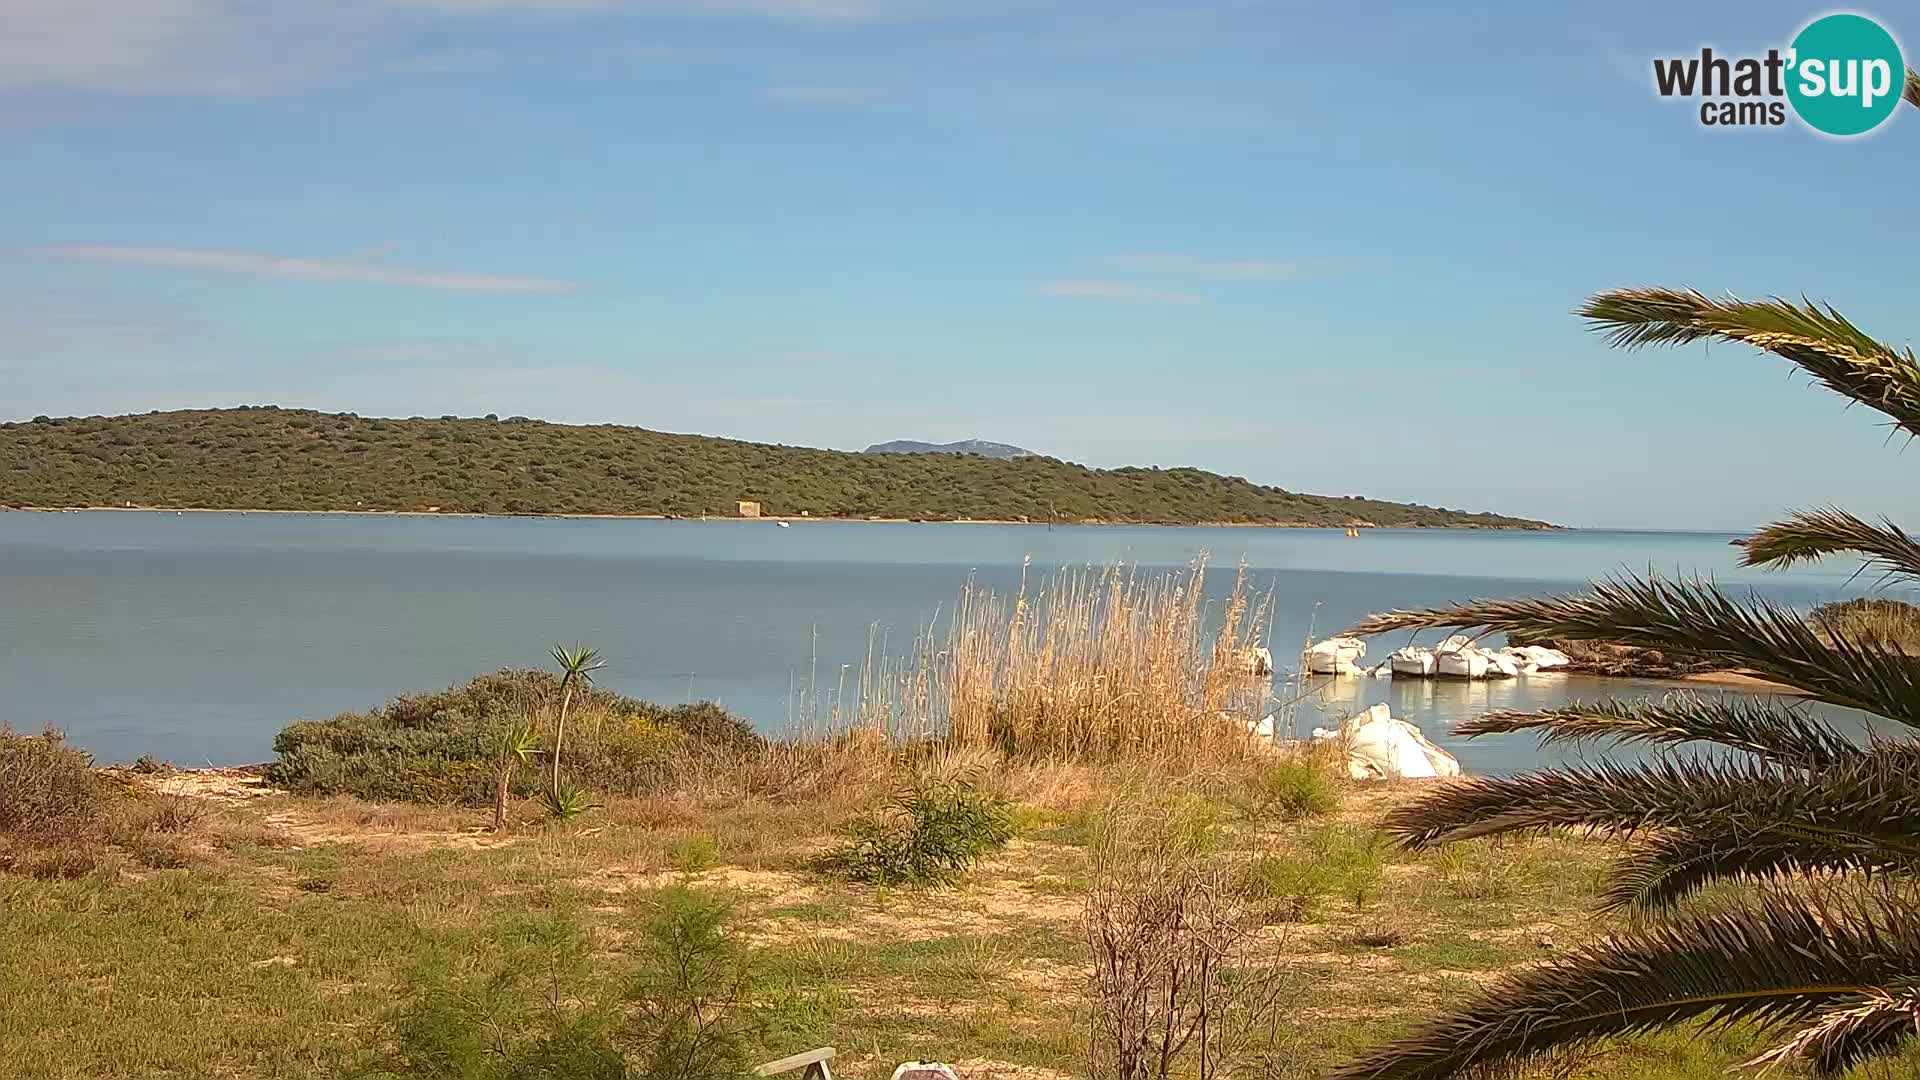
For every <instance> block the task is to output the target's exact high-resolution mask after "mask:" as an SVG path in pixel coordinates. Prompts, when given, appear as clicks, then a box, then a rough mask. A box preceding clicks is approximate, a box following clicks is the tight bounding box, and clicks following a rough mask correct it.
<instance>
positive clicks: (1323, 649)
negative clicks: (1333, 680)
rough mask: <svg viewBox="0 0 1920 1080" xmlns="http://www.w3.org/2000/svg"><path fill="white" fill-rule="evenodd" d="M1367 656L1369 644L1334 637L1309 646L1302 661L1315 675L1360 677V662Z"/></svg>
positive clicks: (1351, 638) (1357, 640)
mask: <svg viewBox="0 0 1920 1080" xmlns="http://www.w3.org/2000/svg"><path fill="white" fill-rule="evenodd" d="M1365 655H1367V643H1366V642H1364V641H1361V640H1360V639H1359V638H1357V637H1333V638H1328V639H1327V640H1325V641H1316V642H1314V643H1313V644H1312V645H1309V646H1307V651H1306V654H1305V655H1304V656H1302V657H1301V660H1302V661H1304V662H1305V664H1306V668H1307V670H1308V671H1309V672H1312V673H1313V674H1315V675H1359V674H1361V673H1362V671H1361V667H1360V664H1359V660H1360V658H1361V657H1363V656H1365Z"/></svg>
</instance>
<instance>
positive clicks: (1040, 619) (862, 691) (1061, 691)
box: [801, 560, 1272, 762]
mask: <svg viewBox="0 0 1920 1080" xmlns="http://www.w3.org/2000/svg"><path fill="white" fill-rule="evenodd" d="M1205 579H1206V563H1205V561H1204V560H1200V561H1196V562H1195V563H1194V564H1193V565H1192V566H1191V567H1189V568H1188V569H1186V570H1184V571H1160V572H1143V571H1140V570H1139V569H1137V568H1134V567H1128V566H1119V565H1115V566H1108V567H1104V568H1087V567H1066V568H1062V569H1059V570H1057V571H1055V572H1053V573H1052V574H1050V575H1049V576H1048V577H1047V578H1046V579H1045V580H1044V581H1042V582H1040V583H1039V584H1033V583H1030V582H1028V581H1027V580H1025V578H1024V577H1023V580H1022V583H1021V585H1020V586H1019V588H1018V589H1017V590H1016V591H1015V592H1014V593H1013V594H1012V595H1010V596H1003V595H1000V594H997V593H995V592H993V591H992V590H990V589H985V588H982V587H980V586H978V585H976V584H974V583H971V582H970V583H968V585H967V586H966V588H964V589H963V590H962V591H961V593H960V596H959V599H958V601H957V602H956V603H955V605H954V608H953V610H952V612H951V614H950V615H949V616H948V618H947V622H946V627H945V631H944V634H942V633H941V632H939V631H938V630H937V629H936V628H934V627H930V628H929V629H928V630H927V631H926V632H924V633H923V634H922V635H921V636H920V638H919V640H918V641H917V642H916V644H915V647H914V649H913V651H912V652H911V653H910V654H908V655H906V656H903V657H896V656H887V655H885V654H884V648H881V649H880V651H879V653H877V654H870V656H869V659H868V662H867V664H866V665H865V667H864V669H863V671H862V674H861V677H860V680H859V684H858V686H857V688H856V692H857V695H858V697H857V704H854V705H851V706H847V707H844V708H843V707H841V706H840V705H838V704H837V702H838V701H839V700H841V699H842V698H843V697H844V689H840V690H838V691H837V692H836V696H835V698H834V700H835V702H836V704H835V705H834V706H833V707H832V708H831V709H830V710H829V714H828V721H829V723H830V724H831V723H832V722H834V721H844V722H848V723H850V724H851V726H854V727H857V728H865V729H868V730H871V731H875V732H880V733H884V735H885V736H886V737H888V738H889V739H891V740H893V741H895V742H903V743H924V742H937V743H939V744H941V745H943V746H945V747H947V748H949V749H956V750H965V751H977V750H988V751H993V752H997V753H1002V754H1008V755H1011V756H1015V757H1022V758H1044V759H1050V760H1055V761H1094V762H1106V761H1119V760H1152V761H1159V760H1166V761H1175V760H1178V761H1193V760H1202V759H1207V758H1216V757H1222V756H1224V757H1241V756H1245V755H1246V754H1247V753H1248V752H1249V749H1250V745H1251V743H1250V740H1249V739H1248V737H1247V732H1246V728H1245V724H1244V721H1248V720H1255V719H1258V718H1259V717H1260V716H1261V715H1262V712H1263V710H1264V708H1265V707H1266V704H1267V701H1268V698H1269V695H1270V692H1271V682H1270V680H1269V679H1267V678H1266V677H1254V676H1249V675H1248V674H1247V670H1246V667H1245V658H1246V657H1247V655H1248V654H1249V653H1250V652H1251V650H1252V649H1253V648H1255V647H1256V646H1260V645H1263V644H1264V643H1265V641H1266V637H1267V631H1268V628H1269V625H1270V616H1271V603H1272V598H1271V596H1266V595H1259V594H1255V593H1254V592H1253V591H1252V589H1251V586H1250V585H1249V583H1248V581H1247V578H1246V574H1245V572H1244V569H1243V570H1242V572H1241V573H1239V574H1237V575H1236V576H1235V578H1234V583H1233V586H1232V588H1231V590H1230V591H1229V592H1228V593H1227V594H1226V595H1225V596H1222V597H1219V598H1217V599H1213V600H1210V599H1209V598H1208V596H1207V593H1206V587H1205V584H1206V582H1205ZM801 713H802V715H803V716H805V715H809V710H808V708H807V706H806V705H805V704H804V703H803V707H802V709H801ZM812 715H814V716H818V710H817V709H816V710H813V713H812Z"/></svg>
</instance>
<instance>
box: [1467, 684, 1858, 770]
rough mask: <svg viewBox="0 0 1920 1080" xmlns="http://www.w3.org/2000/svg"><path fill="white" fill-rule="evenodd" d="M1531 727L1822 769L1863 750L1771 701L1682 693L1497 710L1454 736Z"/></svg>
mask: <svg viewBox="0 0 1920 1080" xmlns="http://www.w3.org/2000/svg"><path fill="white" fill-rule="evenodd" d="M1521 731H1539V732H1540V733H1541V734H1540V744H1541V745H1542V746H1550V745H1553V744H1555V743H1563V742H1585V741H1589V740H1596V739H1609V740H1613V741H1615V742H1622V743H1653V744H1681V743H1693V742H1711V743H1718V744H1720V745H1722V746H1729V747H1733V748H1734V749H1737V750H1745V751H1747V752H1748V753H1751V754H1756V755H1759V756H1761V757H1763V758H1767V759H1769V760H1772V761H1776V762H1779V763H1781V764H1786V765H1793V766H1797V767H1800V768H1825V767H1827V766H1829V765H1835V764H1838V763H1839V762H1841V761H1847V760H1852V759H1853V758H1856V757H1858V756H1860V755H1861V754H1862V753H1863V752H1864V751H1863V750H1862V749H1861V748H1860V747H1859V746H1856V745H1855V744H1853V743H1852V742H1849V741H1848V740H1847V738H1846V737H1845V736H1843V735H1841V734H1840V733H1839V732H1838V731H1836V730H1834V729H1833V728H1832V727H1831V726H1829V725H1827V724H1826V723H1824V722H1822V721H1820V720H1817V719H1815V718H1813V717H1811V716H1808V715H1807V714H1806V713H1804V712H1801V711H1799V710H1798V709H1795V708H1792V707H1789V706H1784V705H1781V704H1778V703H1777V702H1775V701H1770V700H1759V699H1754V698H1735V697H1714V698H1703V697H1701V696H1699V695H1697V694H1691V693H1686V692H1680V693H1674V694H1669V695H1668V696H1667V697H1666V698H1665V699H1664V700H1660V701H1600V702H1593V703H1583V702H1573V703H1570V704H1567V705H1563V706H1561V707H1559V708H1553V709H1541V710H1539V711H1537V712H1521V711H1514V710H1499V711H1495V712H1490V713H1486V714H1484V715H1482V716H1479V717H1476V718H1474V719H1472V720H1468V721H1465V722H1463V723H1461V724H1457V725H1455V727H1454V729H1453V732H1454V734H1455V735H1460V736H1464V737H1467V738H1473V737H1477V736H1480V735H1496V734H1511V733H1515V732H1521Z"/></svg>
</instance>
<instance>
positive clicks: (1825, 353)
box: [1580, 288, 1920, 434]
mask: <svg viewBox="0 0 1920 1080" xmlns="http://www.w3.org/2000/svg"><path fill="white" fill-rule="evenodd" d="M1580 314H1581V315H1583V316H1585V317H1586V318H1587V320H1588V321H1589V322H1590V323H1591V324H1592V325H1593V328H1594V329H1596V330H1599V331H1602V332H1604V333H1605V334H1606V337H1607V340H1608V342H1609V343H1611V344H1614V345H1619V346H1624V347H1626V348H1639V347H1641V346H1646V345H1684V344H1687V343H1689V342H1694V341H1700V340H1703V339H1707V338H1717V339H1720V340H1723V341H1733V342H1739V343H1741V344H1745V345H1752V346H1753V347H1755V348H1758V349H1763V350H1765V351H1767V352H1770V353H1773V354H1774V355H1776V356H1779V357H1781V358H1783V359H1786V360H1788V361H1790V362H1792V363H1793V364H1795V365H1797V366H1799V367H1800V369H1801V370H1803V371H1805V372H1806V373H1807V374H1809V375H1812V376H1813V377H1814V378H1815V379H1816V380H1818V381H1819V382H1821V383H1823V384H1825V385H1826V386H1827V388H1828V389H1830V390H1833V391H1834V392H1836V393H1839V394H1842V395H1844V396H1846V397H1848V398H1851V399H1853V400H1854V401H1857V402H1859V403H1860V404H1862V405H1865V406H1867V407H1868V408H1871V409H1877V410H1879V411H1880V412H1883V413H1885V414H1886V415H1888V416H1890V417H1892V418H1893V421H1894V423H1895V424H1896V425H1898V426H1900V427H1902V428H1905V429H1906V430H1907V431H1909V432H1912V433H1914V434H1920V362H1916V361H1915V359H1914V354H1913V350H1912V349H1906V350H1900V349H1895V348H1894V347H1893V346H1891V345H1887V344H1884V343H1882V342H1879V341H1876V340H1874V339H1873V338H1871V337H1868V336H1867V335H1866V334H1865V333H1863V332H1862V331H1861V330H1860V328H1859V327H1856V326H1854V325H1853V324H1852V323H1850V322H1848V321H1847V320H1846V317H1845V316H1843V315H1841V314H1840V313H1839V312H1838V311H1835V310H1834V309H1833V308H1831V307H1821V306H1819V305H1817V304H1814V303H1812V302H1803V303H1800V304H1795V303H1793V302H1792V301H1790V300H1783V299H1780V298H1779V297H1774V298H1771V299H1767V300H1740V299H1736V298H1734V297H1728V298H1726V299H1724V300H1716V299H1714V298H1712V297H1709V296H1706V295H1705V294H1703V293H1700V292H1696V291H1695V290H1693V289H1665V288H1645V289H1611V290H1609V291H1607V292H1603V293H1598V294H1596V295H1594V296H1592V297H1590V298H1589V299H1588V300H1587V302H1586V303H1585V304H1583V305H1582V306H1581V308H1580Z"/></svg>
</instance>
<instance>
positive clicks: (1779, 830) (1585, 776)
mask: <svg viewBox="0 0 1920 1080" xmlns="http://www.w3.org/2000/svg"><path fill="white" fill-rule="evenodd" d="M1384 827H1385V829H1386V831H1387V832H1388V833H1390V834H1391V835H1393V836H1394V837H1396V838H1398V839H1399V840H1400V842H1401V843H1403V844H1405V845H1406V846H1407V847H1410V848H1414V849H1420V848H1426V847H1432V846H1434V845H1437V844H1446V843H1453V842H1456V841H1460V840H1470V839H1473V838H1475V837H1482V836H1494V835H1498V834H1502V833H1537V832H1546V831H1552V830H1556V829H1577V830H1585V831H1589V832H1601V833H1608V834H1612V835H1628V836H1630V835H1635V834H1638V833H1644V832H1648V831H1656V830H1681V831H1691V832H1696V833H1700V834H1707V835H1717V836H1733V835H1747V836H1750V837H1752V838H1753V839H1754V840H1755V841H1756V842H1761V841H1767V842H1772V841H1779V842H1783V843H1784V842H1788V841H1791V842H1794V843H1797V844H1799V845H1800V846H1801V848H1802V850H1803V852H1804V854H1805V861H1806V862H1808V863H1809V864H1815V865H1818V866H1820V867H1823V868H1832V869H1854V870H1868V871H1871V870H1876V869H1887V868H1890V867H1896V866H1904V867H1914V866H1920V757H1916V755H1914V754H1912V753H1904V752H1892V753H1884V754H1883V753H1873V754H1867V755H1863V756H1862V757H1861V758H1860V759H1859V760H1857V761H1854V762H1849V763H1845V764H1842V765H1838V766H1835V767H1832V768H1828V769H1822V770H1819V771H1805V770H1785V769H1779V768H1776V767H1774V766H1771V765H1766V764H1753V763H1745V762H1730V761H1714V760H1708V759H1700V758H1679V759H1671V760H1663V761H1655V762H1649V763H1646V764H1643V765H1637V766H1626V765H1618V764H1614V763H1612V762H1603V763H1601V764H1598V765H1584V766H1579V767H1575V768H1557V769H1538V770H1535V771H1533V772H1527V773H1521V774H1519V775H1516V776H1504V777H1487V776H1476V777H1470V778H1465V779H1461V780H1457V781H1453V782H1451V783H1448V784H1446V785H1444V786H1441V787H1438V788H1436V789H1434V790H1433V791H1431V792H1429V793H1427V794H1425V795H1422V796H1421V797H1419V798H1417V799H1415V800H1413V801H1412V802H1409V803H1407V804H1405V805H1403V806H1400V807H1398V808H1396V809H1395V810H1393V811H1392V812H1391V813H1389V814H1388V815H1387V818H1386V822H1385V826H1384Z"/></svg>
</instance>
